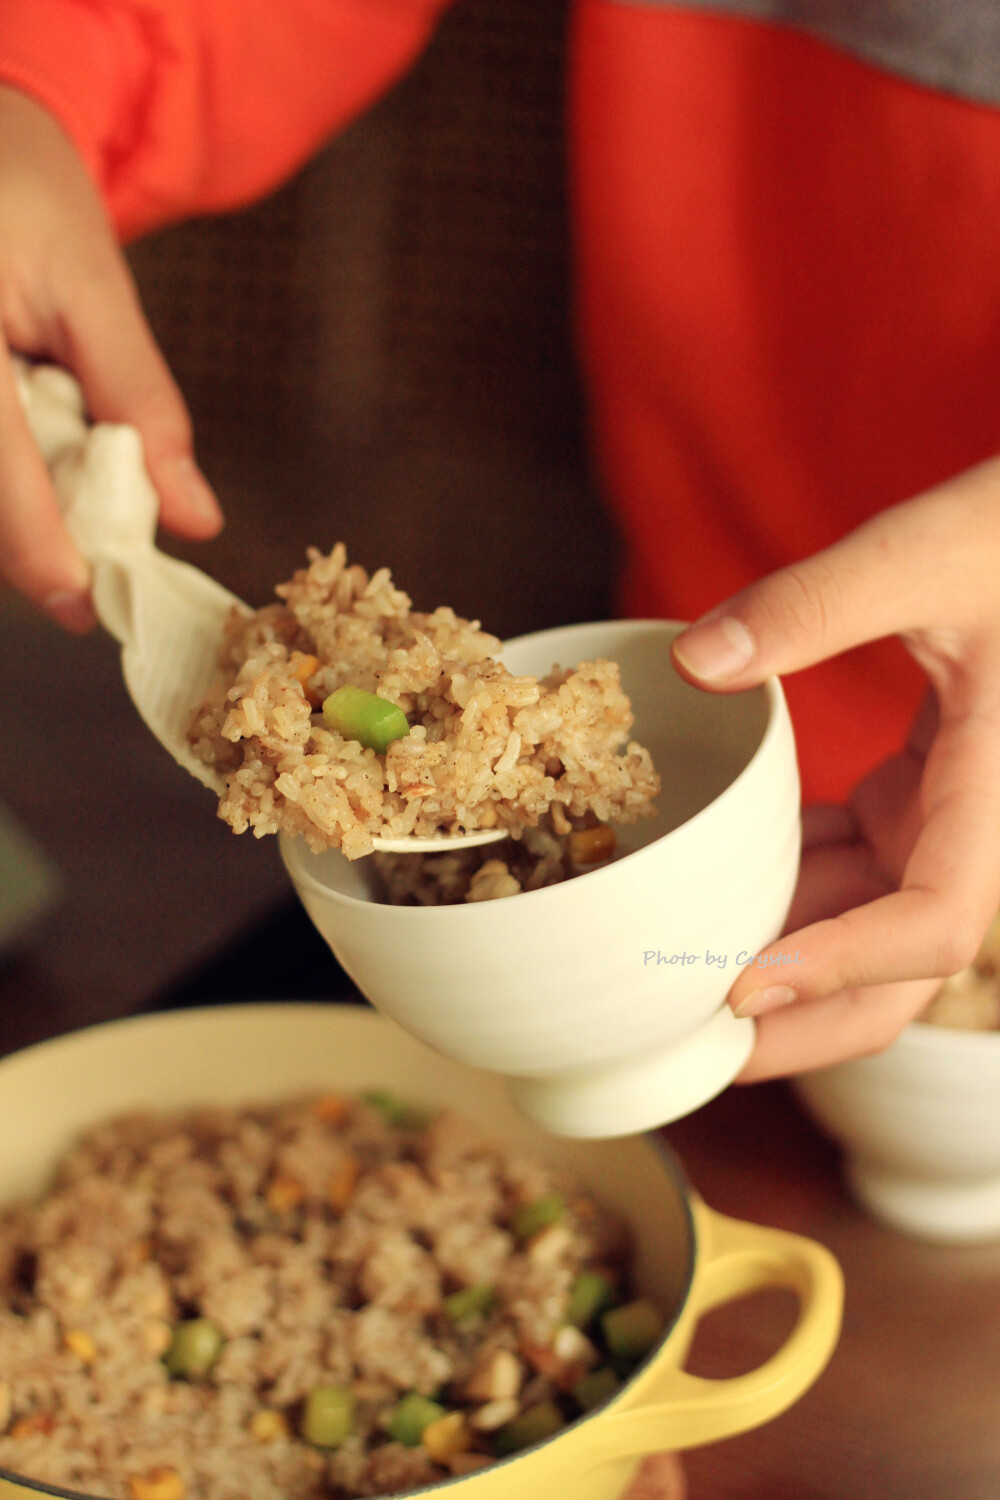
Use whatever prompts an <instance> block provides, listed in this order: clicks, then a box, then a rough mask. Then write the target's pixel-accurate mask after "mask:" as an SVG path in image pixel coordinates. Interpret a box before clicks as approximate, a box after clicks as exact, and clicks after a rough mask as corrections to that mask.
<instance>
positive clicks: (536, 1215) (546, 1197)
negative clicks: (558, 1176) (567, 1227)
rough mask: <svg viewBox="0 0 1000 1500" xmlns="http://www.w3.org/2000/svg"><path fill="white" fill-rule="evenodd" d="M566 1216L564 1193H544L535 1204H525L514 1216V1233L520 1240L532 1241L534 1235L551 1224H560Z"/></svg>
mask: <svg viewBox="0 0 1000 1500" xmlns="http://www.w3.org/2000/svg"><path fill="white" fill-rule="evenodd" d="M565 1215H566V1199H565V1198H564V1197H563V1195H562V1193H544V1194H543V1195H542V1197H541V1198H536V1199H535V1201H534V1202H533V1203H525V1204H523V1206H522V1207H521V1208H519V1209H518V1211H517V1213H516V1214H515V1215H514V1233H515V1234H516V1235H517V1237H518V1239H519V1240H530V1239H531V1237H532V1235H535V1234H537V1233H538V1231H539V1230H540V1229H545V1228H546V1227H547V1226H548V1225H549V1224H558V1223H559V1221H560V1219H563V1218H564V1217H565Z"/></svg>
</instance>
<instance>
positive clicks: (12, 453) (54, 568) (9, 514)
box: [0, 335, 94, 634]
mask: <svg viewBox="0 0 1000 1500" xmlns="http://www.w3.org/2000/svg"><path fill="white" fill-rule="evenodd" d="M0 574H2V575H3V578H4V580H5V581H6V582H7V583H9V584H11V585H12V587H13V588H16V589H18V590H20V592H21V593H22V594H24V595H26V596H27V598H29V599H31V600H32V601H33V603H35V604H37V605H38V606H39V607H40V608H41V609H44V610H45V611H46V613H47V614H49V615H51V617H52V618H53V619H54V620H57V621H58V622H59V624H60V625H62V626H64V627H65V628H66V629H67V630H71V631H73V632H74V633H77V634H79V633H82V632H83V631H85V630H89V629H90V628H91V626H92V625H93V624H94V611H93V607H92V605H91V603H90V572H89V569H88V568H87V565H86V563H85V562H84V560H83V558H82V557H81V556H80V553H79V552H78V551H77V548H76V546H75V545H74V543H73V540H72V538H71V537H70V535H69V533H68V531H67V530H66V527H65V526H64V525H63V520H62V516H61V515H60V513H59V506H58V503H57V501H56V497H55V493H54V491H53V489H52V485H51V483H50V482H49V476H48V472H47V470H46V468H45V464H44V463H43V461H42V457H41V454H40V453H39V451H38V448H37V447H36V445H35V441H34V439H33V438H32V436H31V432H30V430H29V428H28V424H27V421H26V420H25V416H24V412H23V410H22V408H21V403H20V400H19V399H18V395H17V389H16V387H15V385H14V373H13V369H12V367H11V362H10V354H9V352H8V350H7V346H6V343H5V342H4V340H3V337H2V335H0Z"/></svg>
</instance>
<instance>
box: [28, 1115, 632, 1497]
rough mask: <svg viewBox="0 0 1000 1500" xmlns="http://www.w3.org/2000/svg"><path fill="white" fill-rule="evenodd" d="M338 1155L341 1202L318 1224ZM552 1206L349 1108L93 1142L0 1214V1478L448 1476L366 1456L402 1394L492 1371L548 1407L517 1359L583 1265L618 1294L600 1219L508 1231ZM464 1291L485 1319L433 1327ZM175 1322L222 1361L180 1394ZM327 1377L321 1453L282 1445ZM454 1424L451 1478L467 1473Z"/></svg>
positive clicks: (455, 1133) (435, 1466) (229, 1491)
mask: <svg viewBox="0 0 1000 1500" xmlns="http://www.w3.org/2000/svg"><path fill="white" fill-rule="evenodd" d="M347 1160H350V1161H352V1162H354V1163H355V1164H356V1169H357V1170H356V1173H355V1174H354V1186H353V1191H352V1192H351V1193H350V1195H349V1200H348V1201H347V1203H346V1205H343V1204H341V1205H340V1206H334V1204H333V1203H332V1202H331V1195H330V1184H331V1182H333V1181H334V1180H336V1179H337V1177H338V1172H339V1171H340V1169H341V1168H342V1166H343V1163H344V1162H345V1161H347ZM276 1182H281V1183H283V1184H285V1185H286V1191H285V1193H284V1195H283V1196H282V1195H281V1194H278V1195H275V1194H272V1193H271V1192H270V1191H269V1190H270V1188H271V1187H272V1186H273V1184H275V1183H276ZM293 1182H294V1183H295V1184H296V1185H297V1191H296V1192H295V1193H294V1194H293V1193H291V1192H290V1191H288V1190H287V1189H288V1185H289V1184H291V1183H293ZM560 1188H561V1189H562V1190H563V1192H564V1193H565V1195H566V1197H567V1199H568V1200H570V1202H571V1203H572V1202H573V1199H572V1194H573V1192H574V1188H573V1185H572V1184H569V1183H563V1182H560V1180H559V1178H558V1176H557V1175H556V1174H554V1173H552V1172H551V1171H550V1170H549V1169H548V1168H546V1167H545V1166H542V1165H540V1164H539V1163H536V1162H532V1161H526V1160H523V1159H521V1158H518V1157H515V1156H513V1155H511V1153H510V1152H508V1151H507V1150H506V1149H505V1148H504V1147H502V1146H498V1145H496V1144H493V1143H491V1142H489V1141H487V1140H485V1139H483V1137H482V1136H481V1135H480V1134H479V1133H478V1132H477V1131H475V1130H474V1129H472V1128H471V1127H470V1126H468V1125H467V1124H466V1123H465V1122H463V1121H461V1120H459V1119H457V1118H456V1117H454V1116H450V1115H442V1116H439V1117H437V1118H436V1119H434V1120H433V1121H431V1122H430V1124H428V1125H427V1126H425V1127H424V1128H422V1129H416V1128H414V1127H413V1126H398V1127H397V1126H394V1125H392V1124H391V1123H389V1121H388V1119H387V1118H386V1117H385V1115H384V1114H383V1113H380V1112H379V1111H378V1110H377V1109H375V1108H373V1107H371V1106H370V1105H368V1104H365V1103H355V1104H349V1105H347V1106H346V1107H345V1109H344V1110H343V1111H337V1110H333V1109H331V1108H330V1101H329V1100H321V1101H303V1102H297V1103H294V1104H289V1105H282V1106H280V1107H277V1108H274V1107H271V1108H261V1109H242V1110H229V1109H226V1110H221V1109H215V1110H208V1109H203V1110H198V1111H193V1112H187V1113H184V1114H175V1115H165V1114H164V1115H134V1116H130V1117H127V1118H123V1119H119V1120H116V1121H112V1122H110V1123H108V1124H103V1125H100V1126H98V1127H97V1128H96V1129H93V1130H91V1131H90V1132H89V1133H88V1134H87V1135H86V1136H84V1137H83V1139H82V1140H80V1141H79V1142H78V1143H77V1145H76V1146H75V1147H74V1148H73V1149H72V1150H71V1151H70V1152H69V1153H68V1155H67V1156H66V1157H65V1158H64V1160H63V1161H62V1163H61V1165H60V1166H59V1169H58V1172H57V1175H56V1179H55V1182H54V1185H53V1187H52V1189H51V1191H50V1192H49V1193H48V1194H47V1196H46V1197H45V1198H44V1199H43V1200H42V1201H41V1202H40V1203H38V1204H36V1205H25V1204H21V1205H15V1206H12V1207H8V1208H6V1209H2V1210H0V1372H2V1380H0V1468H4V1469H7V1470H10V1471H13V1472H14V1473H16V1474H19V1475H23V1476H25V1477H29V1478H31V1479H34V1480H38V1481H41V1482H43V1483H46V1484H51V1485H61V1486H65V1487H68V1488H72V1489H76V1490H80V1491H83V1492H85V1493H86V1494H89V1495H97V1496H107V1497H111V1500H141V1497H143V1496H146V1497H147V1500H148V1496H149V1495H153V1496H155V1495H156V1494H157V1493H158V1491H157V1488H156V1486H157V1484H159V1483H161V1482H162V1483H163V1484H164V1485H166V1487H167V1488H166V1490H165V1491H164V1493H166V1494H170V1493H175V1492H176V1494H177V1495H178V1496H180V1497H181V1500H346V1497H349V1496H362V1495H380V1494H384V1493H386V1492H391V1493H395V1492H398V1491H399V1490H401V1489H402V1490H408V1489H412V1488H415V1487H418V1486H420V1485H424V1484H428V1483H431V1482H434V1481H437V1480H440V1479H442V1478H447V1477H449V1476H450V1474H451V1472H452V1469H451V1468H450V1467H449V1466H448V1465H447V1463H438V1462H435V1461H434V1459H433V1458H432V1456H431V1455H430V1453H429V1452H428V1451H427V1449H425V1448H424V1447H422V1446H421V1447H416V1448H408V1447H403V1446H401V1445H400V1444H399V1443H398V1442H393V1441H390V1440H389V1438H388V1436H387V1433H386V1430H385V1422H386V1416H387V1412H388V1410H389V1409H391V1407H392V1406H393V1405H394V1404H395V1402H396V1401H398V1399H399V1398H400V1395H401V1394H402V1393H404V1392H407V1391H417V1392H420V1393H422V1394H424V1395H427V1396H430V1395H432V1394H437V1395H438V1396H439V1398H440V1399H441V1400H443V1401H444V1402H446V1404H447V1405H448V1406H449V1407H450V1408H452V1409H458V1410H465V1411H466V1412H467V1413H468V1414H470V1415H471V1414H472V1413H473V1412H474V1411H476V1410H478V1409H479V1408H480V1407H481V1406H482V1404H483V1399H484V1398H483V1396H482V1395H481V1394H480V1393H481V1391H482V1390H483V1389H484V1388H485V1389H486V1390H487V1391H489V1389H490V1385H489V1382H490V1378H491V1368H492V1366H493V1365H494V1364H497V1363H498V1361H499V1362H506V1364H505V1367H504V1370H503V1371H502V1373H503V1378H504V1381H505V1382H506V1383H505V1385H504V1391H505V1392H509V1390H510V1384H509V1378H510V1367H511V1366H512V1367H513V1369H514V1375H515V1381H514V1385H515V1388H523V1391H526V1392H529V1393H530V1392H531V1391H532V1389H533V1388H534V1387H536V1386H537V1389H538V1390H539V1391H541V1393H542V1394H541V1396H540V1397H537V1398H538V1399H544V1397H545V1396H546V1395H548V1396H553V1395H554V1396H556V1397H557V1399H558V1392H557V1391H555V1389H554V1387H552V1386H551V1385H548V1386H546V1383H545V1380H544V1378H543V1379H542V1382H541V1385H538V1379H539V1377H536V1376H533V1375H532V1374H531V1370H530V1368H529V1367H528V1364H527V1363H526V1361H525V1360H523V1359H522V1358H521V1355H520V1353H519V1351H520V1349H521V1346H522V1345H523V1344H524V1343H525V1341H528V1342H529V1343H530V1345H531V1346H532V1347H534V1346H539V1345H543V1344H546V1343H549V1342H552V1341H553V1339H554V1337H555V1335H556V1331H557V1328H558V1325H559V1324H560V1322H561V1321H562V1319H563V1316H564V1313H565V1310H566V1298H567V1292H568V1288H569V1285H570V1283H571V1281H572V1278H573V1276H574V1275H575V1274H576V1273H577V1272H578V1271H579V1270H581V1269H582V1268H584V1267H592V1266H600V1267H601V1268H602V1269H605V1270H607V1269H608V1268H609V1267H613V1268H615V1270H614V1271H613V1272H612V1274H615V1275H617V1276H618V1277H619V1279H620V1282H621V1284H622V1285H623V1286H624V1285H625V1279H626V1269H625V1262H626V1258H627V1254H628V1246H627V1238H625V1237H623V1229H622V1226H621V1225H620V1224H618V1223H617V1222H616V1221H614V1220H612V1219H611V1218H610V1217H609V1216H608V1215H606V1214H605V1213H603V1212H602V1211H601V1210H600V1209H599V1208H598V1207H597V1206H596V1205H594V1204H593V1203H592V1201H591V1200H589V1199H587V1200H584V1201H583V1202H582V1203H579V1205H578V1207H576V1208H574V1207H571V1208H570V1210H569V1213H568V1216H567V1218H566V1229H567V1234H566V1235H565V1236H564V1238H563V1240H562V1242H561V1245H560V1253H559V1255H558V1256H557V1257H556V1258H555V1259H554V1260H544V1261H542V1262H539V1261H538V1260H537V1258H536V1257H533V1256H532V1247H531V1244H530V1243H529V1244H527V1245H525V1244H523V1243H522V1242H520V1241H519V1240H518V1239H517V1237H516V1235H515V1234H514V1233H513V1232H512V1228H511V1224H512V1221H513V1219H514V1217H515V1215H516V1212H517V1209H518V1206H519V1205H521V1204H523V1203H525V1202H526V1201H530V1200H532V1199H534V1198H536V1197H539V1196H541V1195H544V1194H548V1193H552V1192H553V1191H554V1190H557V1189H560ZM484 1282H488V1283H491V1284H492V1285H493V1286H494V1287H495V1289H496V1300H495V1305H494V1306H493V1307H492V1309H491V1310H489V1311H488V1312H487V1313H484V1314H482V1315H480V1316H479V1317H478V1320H477V1321H476V1322H475V1324H474V1326H473V1327H472V1328H471V1329H469V1328H464V1327H462V1326H456V1324H455V1323H454V1322H453V1321H452V1319H451V1318H450V1317H449V1316H448V1315H447V1311H446V1309H445V1307H444V1299H445V1297H446V1296H447V1295H449V1294H450V1293H451V1292H453V1291H454V1290H456V1289H457V1288H461V1287H468V1286H477V1285H480V1284H482V1283H484ZM192 1317H194V1318H207V1319H209V1320H210V1321H211V1322H212V1323H213V1324H214V1325H215V1327H216V1328H217V1330H218V1331H219V1333H220V1334H221V1335H222V1338H223V1340H224V1342H223V1347H222V1352H221V1354H220V1355H219V1356H218V1358H217V1359H216V1362H215V1363H214V1365H212V1367H211V1369H210V1371H209V1373H208V1374H207V1375H206V1376H205V1377H204V1378H203V1379H200V1380H197V1381H196V1380H187V1379H171V1378H170V1376H169V1374H168V1371H167V1368H166V1366H165V1364H164V1360H163V1355H164V1352H165V1349H166V1345H167V1343H169V1341H170V1340H171V1338H172V1336H173V1330H174V1328H175V1327H176V1325H177V1322H178V1320H179V1319H188V1318H192ZM498 1373H500V1372H499V1371H498ZM484 1381H485V1387H484V1385H483V1382H484ZM470 1382H471V1389H470V1390H469V1391H468V1392H467V1391H466V1386H467V1385H468V1384H469V1383H470ZM330 1384H337V1385H346V1386H351V1387H352V1388H353V1390H354V1394H355V1398H356V1410H355V1419H354V1430H353V1432H352V1434H351V1436H350V1437H349V1438H348V1439H347V1441H346V1442H345V1443H344V1444H343V1446H342V1447H340V1448H339V1449H337V1450H336V1451H333V1452H329V1451H325V1450H321V1449H318V1448H316V1447H313V1446H310V1445H309V1444H308V1443H307V1442H305V1441H304V1440H303V1439H302V1438H300V1437H299V1436H298V1431H299V1423H300V1420H301V1412H302V1409H303V1404H304V1403H305V1401H306V1399H307V1398H308V1396H309V1395H310V1393H311V1392H312V1391H313V1390H314V1389H315V1388H316V1387H317V1386H320V1385H330ZM497 1389H499V1387H497ZM536 1394H537V1393H536ZM519 1400H520V1397H518V1399H515V1400H514V1407H515V1409H517V1408H518V1406H519ZM470 1432H471V1434H472V1435H471V1436H470V1438H469V1443H470V1445H471V1448H472V1453H471V1455H465V1454H463V1455H460V1456H456V1457H457V1467H456V1472H457V1471H464V1470H466V1469H469V1470H471V1469H472V1468H474V1467H476V1465H477V1464H479V1465H481V1464H485V1463H489V1462H490V1461H491V1455H490V1451H489V1439H488V1436H487V1435H485V1434H484V1433H482V1432H479V1433H476V1432H475V1430H474V1429H470ZM164 1476H168V1477H166V1478H165V1477H164ZM178 1486H180V1488H179V1489H178Z"/></svg>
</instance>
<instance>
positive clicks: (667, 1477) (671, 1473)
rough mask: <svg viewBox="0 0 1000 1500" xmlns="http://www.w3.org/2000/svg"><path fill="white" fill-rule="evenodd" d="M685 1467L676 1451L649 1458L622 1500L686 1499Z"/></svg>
mask: <svg viewBox="0 0 1000 1500" xmlns="http://www.w3.org/2000/svg"><path fill="white" fill-rule="evenodd" d="M686 1494H687V1485H686V1483H685V1480H684V1469H683V1467H682V1465H681V1461H680V1459H679V1458H678V1457H677V1454H676V1453H654V1454H653V1456H652V1457H651V1458H647V1459H646V1461H645V1462H644V1463H643V1465H642V1467H641V1468H640V1470H639V1472H638V1474H637V1475H636V1476H635V1478H634V1479H633V1481H632V1483H631V1484H630V1485H629V1487H628V1489H627V1490H626V1491H625V1492H624V1494H623V1495H622V1497H621V1500H685V1496H686Z"/></svg>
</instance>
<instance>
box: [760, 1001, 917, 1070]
mask: <svg viewBox="0 0 1000 1500" xmlns="http://www.w3.org/2000/svg"><path fill="white" fill-rule="evenodd" d="M939 987H940V986H939V982H938V981H937V980H936V979H920V980H911V981H908V982H906V983H903V984H887V985H874V986H872V987H871V988H870V989H853V990H845V991H842V992H841V993H840V994H838V995H826V996H824V998H823V999H821V1000H810V1001H809V1002H808V1003H806V1004H803V1005H793V1006H790V1007H789V1008H788V1009H787V1010H781V1011H776V1012H774V1013H773V1014H771V1015H767V1016H763V1017H762V1018H761V1019H760V1020H759V1021H758V1022H757V1040H756V1044H755V1046H754V1050H753V1052H752V1053H751V1055H750V1059H749V1061H748V1062H747V1064H746V1067H745V1068H744V1069H743V1071H742V1073H741V1074H740V1075H739V1077H738V1078H737V1079H736V1082H737V1083H759V1082H761V1081H762V1080H763V1079H765V1078H787V1077H789V1076H791V1075H793V1074H795V1073H807V1072H809V1071H811V1070H812V1069H813V1068H826V1067H830V1066H831V1065H832V1064H833V1063H838V1062H843V1061H844V1060H845V1059H847V1058H849V1057H864V1056H867V1055H868V1054H869V1053H871V1052H880V1051H882V1050H883V1049H884V1048H885V1047H888V1046H889V1045H890V1043H892V1042H893V1041H895V1039H896V1037H897V1036H898V1035H899V1033H900V1032H901V1031H902V1029H903V1027H904V1026H908V1025H909V1023H910V1022H911V1021H912V1020H914V1019H915V1018H916V1017H917V1016H918V1015H919V1014H920V1012H921V1011H922V1010H923V1009H924V1007H925V1006H926V1005H927V1004H928V1003H929V1002H930V1001H931V1000H932V999H933V998H934V995H935V994H936V993H937V990H938V989H939Z"/></svg>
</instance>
